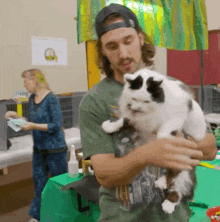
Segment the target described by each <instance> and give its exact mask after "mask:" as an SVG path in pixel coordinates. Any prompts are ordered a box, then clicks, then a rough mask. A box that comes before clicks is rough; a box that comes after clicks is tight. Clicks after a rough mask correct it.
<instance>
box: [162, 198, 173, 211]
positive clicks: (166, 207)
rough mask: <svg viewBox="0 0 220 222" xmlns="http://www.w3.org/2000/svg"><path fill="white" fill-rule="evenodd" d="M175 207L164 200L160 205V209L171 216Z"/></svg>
mask: <svg viewBox="0 0 220 222" xmlns="http://www.w3.org/2000/svg"><path fill="white" fill-rule="evenodd" d="M175 206H176V204H175V203H172V202H170V201H169V200H165V201H164V202H163V203H162V209H163V211H164V212H165V213H167V214H172V213H173V212H174V210H175Z"/></svg>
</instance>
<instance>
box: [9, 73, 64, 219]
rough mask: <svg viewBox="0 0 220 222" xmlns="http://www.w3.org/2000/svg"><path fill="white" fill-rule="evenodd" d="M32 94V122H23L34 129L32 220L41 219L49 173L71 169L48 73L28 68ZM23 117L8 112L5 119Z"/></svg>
mask: <svg viewBox="0 0 220 222" xmlns="http://www.w3.org/2000/svg"><path fill="white" fill-rule="evenodd" d="M21 76H22V78H23V79H24V86H25V88H26V89H27V91H28V92H29V93H31V96H30V97H29V103H30V108H29V121H30V122H26V123H25V124H23V125H21V126H20V127H21V129H23V130H33V139H34V152H33V162H32V166H33V181H34V187H35V198H34V200H33V202H32V203H31V209H30V211H29V215H30V216H32V218H31V219H30V220H29V222H37V221H40V204H41V193H42V191H43V189H44V187H45V185H46V182H47V180H48V174H49V173H50V175H51V176H57V175H60V174H63V173H66V172H67V155H66V154H67V146H66V143H65V139H64V133H63V131H62V130H61V124H62V114H61V110H60V106H59V102H58V99H57V98H56V96H55V95H54V94H53V93H52V92H51V90H50V88H49V85H48V83H47V81H46V79H45V76H44V74H43V73H42V71H41V70H39V69H30V70H25V71H24V72H23V73H22V74H21ZM9 117H11V118H21V117H20V116H19V115H18V114H17V113H16V112H13V111H8V112H7V113H6V114H5V118H9Z"/></svg>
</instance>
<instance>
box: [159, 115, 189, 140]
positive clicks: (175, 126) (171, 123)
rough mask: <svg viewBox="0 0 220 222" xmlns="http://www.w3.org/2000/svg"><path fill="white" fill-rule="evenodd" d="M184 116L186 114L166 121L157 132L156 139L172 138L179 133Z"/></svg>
mask: <svg viewBox="0 0 220 222" xmlns="http://www.w3.org/2000/svg"><path fill="white" fill-rule="evenodd" d="M186 116H187V115H186V114H183V116H182V117H179V118H174V119H170V120H168V121H166V122H165V123H164V124H163V125H162V126H161V127H160V128H159V130H158V131H157V138H158V139H160V138H172V137H173V136H175V135H176V134H177V133H178V132H181V130H182V128H183V124H184V122H185V119H186Z"/></svg>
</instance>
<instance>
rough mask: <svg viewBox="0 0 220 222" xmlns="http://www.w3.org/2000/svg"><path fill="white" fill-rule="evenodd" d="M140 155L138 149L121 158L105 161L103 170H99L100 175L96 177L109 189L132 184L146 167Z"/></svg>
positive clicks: (101, 166) (102, 165) (102, 166)
mask: <svg viewBox="0 0 220 222" xmlns="http://www.w3.org/2000/svg"><path fill="white" fill-rule="evenodd" d="M139 155H140V154H139V151H138V149H137V150H134V151H133V152H131V153H129V154H127V155H126V156H123V157H120V158H113V159H108V160H103V163H101V164H100V169H102V170H99V175H96V176H97V180H98V182H99V183H100V184H101V185H103V186H104V187H108V188H114V187H116V186H119V185H126V184H128V183H131V182H132V181H133V180H134V178H135V177H136V176H137V175H138V174H139V173H141V172H142V171H143V170H144V168H145V167H146V165H145V164H142V163H141V162H140V161H139V159H140V158H139ZM97 167H99V166H97ZM106 175H108V176H106Z"/></svg>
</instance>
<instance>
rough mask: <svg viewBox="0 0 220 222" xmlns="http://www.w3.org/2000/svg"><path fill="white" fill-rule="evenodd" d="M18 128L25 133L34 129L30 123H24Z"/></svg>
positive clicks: (33, 125)
mask: <svg viewBox="0 0 220 222" xmlns="http://www.w3.org/2000/svg"><path fill="white" fill-rule="evenodd" d="M20 128H21V129H22V130H25V131H28V130H33V129H35V124H34V123H32V122H26V123H24V124H22V125H20Z"/></svg>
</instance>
